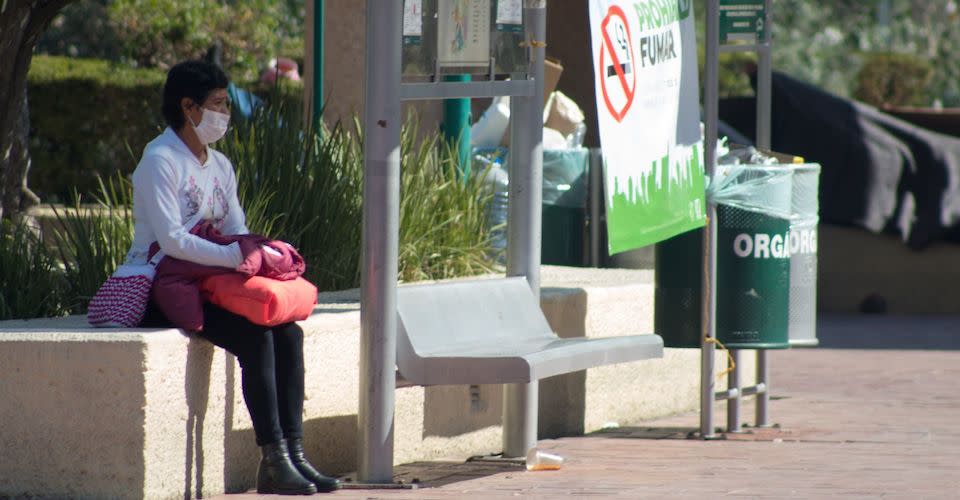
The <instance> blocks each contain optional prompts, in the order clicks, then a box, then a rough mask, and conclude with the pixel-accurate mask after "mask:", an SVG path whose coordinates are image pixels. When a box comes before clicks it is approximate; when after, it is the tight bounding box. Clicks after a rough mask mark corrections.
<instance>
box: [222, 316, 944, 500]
mask: <svg viewBox="0 0 960 500" xmlns="http://www.w3.org/2000/svg"><path fill="white" fill-rule="evenodd" d="M819 336H820V338H821V339H822V343H823V345H824V346H825V347H821V348H815V349H793V350H789V351H773V352H772V353H771V359H770V363H771V368H772V376H771V384H772V400H771V402H770V408H769V411H770V416H771V421H773V422H776V423H777V424H778V427H775V428H771V429H755V430H754V429H750V428H747V429H745V430H746V432H745V433H742V434H737V435H733V434H728V435H727V436H726V439H721V440H717V441H702V440H698V439H689V438H688V437H687V436H688V434H689V433H690V432H691V431H693V430H695V429H697V428H698V426H699V416H698V414H696V413H692V414H686V415H681V416H677V417H673V418H669V419H661V420H656V421H650V422H641V423H638V424H637V425H635V426H633V427H621V428H617V429H611V430H608V431H604V432H600V433H594V434H591V435H587V436H583V437H571V438H563V439H557V440H545V441H541V442H540V446H541V447H542V448H544V449H547V450H550V451H552V452H554V453H557V454H559V455H562V456H564V457H565V458H566V463H565V464H564V466H563V468H562V469H561V470H559V471H550V472H527V471H526V470H524V469H523V468H521V467H518V466H515V465H509V464H490V463H485V462H466V463H464V462H462V461H451V462H427V463H418V464H408V465H403V466H399V467H397V468H396V473H397V477H398V479H400V480H403V481H405V482H408V483H409V482H414V481H416V482H418V483H419V485H420V488H419V489H415V490H406V491H396V490H369V489H368V490H351V489H345V490H341V491H338V492H336V493H334V494H331V495H326V496H328V497H330V498H356V499H359V498H363V499H371V498H397V499H401V498H557V497H568V498H579V497H622V498H661V497H681V498H711V497H718V496H740V497H753V498H755V497H762V498H783V497H796V498H824V497H833V496H846V497H852V498H875V497H884V498H911V499H912V498H960V426H958V421H960V388H958V387H957V384H958V381H960V350H957V349H960V318H957V317H888V316H874V317H866V316H841V317H838V316H832V317H828V318H825V319H824V320H823V321H821V325H820V329H819ZM904 344H906V345H904ZM898 347H899V348H898ZM640 383H642V382H640ZM725 408H726V405H725V403H718V404H717V412H716V425H718V426H724V425H725V424H726V411H725ZM742 411H743V413H742V414H743V420H744V422H746V423H748V424H749V423H752V422H753V405H752V404H751V403H749V402H748V403H747V404H745V405H744V406H743V409H742ZM245 497H250V498H253V497H255V495H226V496H223V497H220V498H226V499H235V498H245ZM257 498H263V497H257Z"/></svg>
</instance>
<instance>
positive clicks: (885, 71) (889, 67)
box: [854, 52, 933, 106]
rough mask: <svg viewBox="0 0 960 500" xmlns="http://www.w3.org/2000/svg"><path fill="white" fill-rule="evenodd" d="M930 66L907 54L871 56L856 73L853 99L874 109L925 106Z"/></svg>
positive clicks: (930, 72)
mask: <svg viewBox="0 0 960 500" xmlns="http://www.w3.org/2000/svg"><path fill="white" fill-rule="evenodd" d="M932 78H933V65H931V64H930V63H929V62H927V61H926V60H924V59H921V58H919V57H917V56H914V55H911V54H897V53H892V52H881V53H875V54H871V55H870V56H869V57H868V58H867V60H866V62H864V64H863V67H862V68H861V69H860V73H858V74H857V88H856V90H855V91H854V96H855V97H856V98H857V99H858V100H861V101H863V102H866V103H869V104H872V105H874V106H883V105H892V106H922V105H927V104H929V102H928V97H929V85H930V81H931V79H932Z"/></svg>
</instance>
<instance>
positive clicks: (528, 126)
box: [503, 0, 547, 457]
mask: <svg viewBox="0 0 960 500" xmlns="http://www.w3.org/2000/svg"><path fill="white" fill-rule="evenodd" d="M523 17H524V25H525V28H524V29H525V33H526V42H527V44H528V47H529V50H530V55H531V57H530V68H531V70H530V76H531V77H532V78H533V80H534V91H533V94H532V95H530V96H528V97H513V98H511V99H510V117H511V121H512V125H511V127H510V130H511V132H510V172H509V175H510V177H509V178H510V192H509V196H508V200H509V205H508V212H507V231H508V236H507V276H524V277H526V278H527V282H528V283H530V288H531V289H533V293H534V295H536V296H537V297H538V298H539V297H540V233H541V220H540V217H541V213H542V211H543V207H542V205H541V204H542V201H543V191H542V190H543V59H544V52H545V50H544V46H545V45H546V43H545V41H546V38H547V36H546V35H547V2H546V0H524V2H523ZM538 389H539V384H538V382H536V381H534V382H531V383H528V384H508V385H505V386H504V390H503V454H504V456H505V457H521V456H524V455H526V453H527V450H529V449H530V448H532V447H533V446H535V445H536V444H537V417H538V412H537V410H538V404H539V396H538V395H539V390H538Z"/></svg>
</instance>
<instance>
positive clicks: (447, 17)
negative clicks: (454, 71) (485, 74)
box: [437, 0, 490, 67]
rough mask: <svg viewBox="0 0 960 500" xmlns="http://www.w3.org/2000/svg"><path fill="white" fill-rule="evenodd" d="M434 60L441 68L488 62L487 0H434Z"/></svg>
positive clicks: (478, 64)
mask: <svg viewBox="0 0 960 500" xmlns="http://www.w3.org/2000/svg"><path fill="white" fill-rule="evenodd" d="M437 62H438V64H439V65H440V66H441V67H463V66H488V65H489V64H490V0H445V1H441V2H438V3H437Z"/></svg>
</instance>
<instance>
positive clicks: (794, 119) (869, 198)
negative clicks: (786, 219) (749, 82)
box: [720, 72, 960, 249]
mask: <svg viewBox="0 0 960 500" xmlns="http://www.w3.org/2000/svg"><path fill="white" fill-rule="evenodd" d="M754 81H755V79H754ZM755 109H756V108H755V100H754V99H753V98H735V99H724V100H721V102H720V118H721V119H722V120H723V121H725V122H727V123H728V124H730V125H731V126H733V127H734V128H736V129H737V130H739V131H740V132H743V133H744V134H745V135H746V136H747V137H753V136H754V130H756V111H755ZM772 115H773V116H772V123H771V125H772V126H771V146H772V148H773V150H774V151H778V152H782V153H790V154H795V155H799V156H803V157H804V159H805V160H806V161H809V162H815V163H819V164H820V165H821V166H822V167H823V170H822V172H821V174H820V219H821V221H823V222H827V223H832V224H841V225H854V226H859V227H863V228H866V229H868V230H871V231H874V232H880V231H888V232H895V233H898V234H900V235H901V236H902V237H903V239H904V241H906V242H907V244H908V245H910V246H911V247H912V248H915V249H920V248H923V247H925V246H926V245H928V244H929V243H931V242H933V241H936V240H942V239H946V240H952V241H960V138H957V137H952V136H948V135H943V134H938V133H936V132H932V131H929V130H926V129H922V128H919V127H916V126H914V125H912V124H910V123H908V122H905V121H903V120H900V119H898V118H895V117H893V116H891V115H887V114H884V113H882V112H880V111H878V110H877V109H876V108H873V107H871V106H868V105H866V104H863V103H859V102H856V101H852V100H848V99H842V98H839V97H837V96H834V95H832V94H829V93H827V92H825V91H823V90H821V89H819V88H817V87H814V86H812V85H809V84H806V83H804V82H801V81H799V80H796V79H794V78H791V77H789V76H787V75H785V74H782V73H777V72H774V74H773V97H772Z"/></svg>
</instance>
